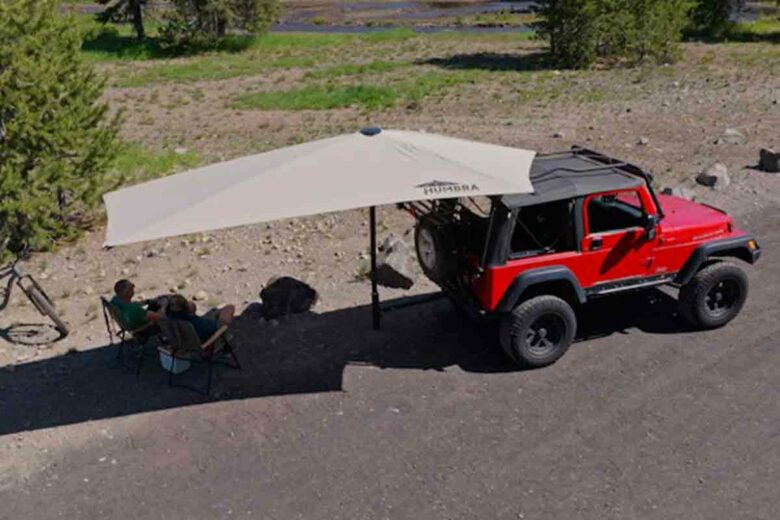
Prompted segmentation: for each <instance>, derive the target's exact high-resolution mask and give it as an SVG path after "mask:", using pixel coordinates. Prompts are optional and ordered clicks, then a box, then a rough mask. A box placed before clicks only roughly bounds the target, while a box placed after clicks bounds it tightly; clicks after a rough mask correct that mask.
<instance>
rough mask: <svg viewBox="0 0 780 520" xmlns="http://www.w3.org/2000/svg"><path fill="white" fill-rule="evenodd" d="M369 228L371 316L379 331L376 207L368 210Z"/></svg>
mask: <svg viewBox="0 0 780 520" xmlns="http://www.w3.org/2000/svg"><path fill="white" fill-rule="evenodd" d="M368 216H369V218H368V219H369V228H370V234H371V314H372V316H373V323H374V330H379V327H380V322H381V319H382V309H381V308H380V307H379V286H378V284H377V280H376V207H375V206H371V208H369V210H368Z"/></svg>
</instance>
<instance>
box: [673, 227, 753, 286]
mask: <svg viewBox="0 0 780 520" xmlns="http://www.w3.org/2000/svg"><path fill="white" fill-rule="evenodd" d="M751 240H753V241H755V238H753V236H752V235H741V236H738V237H733V238H725V239H723V240H716V241H714V242H709V243H707V244H702V245H700V246H699V247H697V248H696V249H694V251H693V253H691V256H690V257H688V260H687V261H686V262H685V265H683V267H682V269H680V271H679V272H678V273H677V276H676V277H675V278H674V283H677V284H680V285H685V284H687V283H688V282H690V281H691V280H692V279H693V277H694V276H695V275H696V273H697V272H698V271H699V268H700V267H701V265H702V264H703V263H704V262H706V261H707V259H708V258H710V257H712V256H720V257H733V258H739V259H740V260H744V261H745V262H747V263H749V264H754V263H756V261H757V260H758V259H759V257H760V256H761V249H760V248H759V247H758V242H755V243H756V248H755V249H750V247H748V242H750V241H751Z"/></svg>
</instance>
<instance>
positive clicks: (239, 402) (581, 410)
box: [0, 207, 780, 519]
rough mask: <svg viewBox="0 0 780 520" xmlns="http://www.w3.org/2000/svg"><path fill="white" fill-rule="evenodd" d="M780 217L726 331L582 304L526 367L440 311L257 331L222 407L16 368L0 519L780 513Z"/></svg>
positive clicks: (99, 358)
mask: <svg viewBox="0 0 780 520" xmlns="http://www.w3.org/2000/svg"><path fill="white" fill-rule="evenodd" d="M779 221H780V209H779V208H777V207H773V208H768V209H764V210H762V211H761V212H760V213H757V214H754V215H753V216H752V218H751V217H748V218H745V219H742V222H743V224H746V226H747V227H749V228H751V229H752V230H754V231H755V232H756V233H757V235H758V236H759V237H760V239H761V243H762V245H763V247H764V250H765V255H764V258H763V260H762V261H761V262H760V263H759V264H758V265H757V266H755V267H754V268H749V272H750V280H751V284H752V286H751V290H752V293H751V296H750V298H749V301H748V304H747V306H746V307H745V309H744V311H743V313H742V314H741V315H740V317H739V318H738V319H737V320H736V321H735V322H733V323H732V324H731V325H729V326H727V327H726V328H724V329H721V330H717V331H712V332H691V331H689V330H687V329H686V327H685V326H684V325H683V324H682V322H681V321H680V320H679V319H678V318H677V317H676V316H674V315H673V311H674V301H673V299H672V298H670V297H669V296H668V295H667V294H665V293H662V292H660V291H655V292H652V293H648V294H643V295H638V296H631V297H627V298H619V299H612V300H609V301H607V300H605V301H603V302H602V303H600V304H599V305H598V306H591V307H589V308H587V309H586V310H585V311H584V314H585V315H583V316H582V318H583V321H587V322H588V323H589V325H588V327H587V330H585V331H584V332H583V334H582V335H583V336H585V337H584V338H583V340H582V341H580V342H578V343H577V344H576V345H575V346H574V347H573V348H572V349H571V350H570V352H569V353H568V354H567V355H566V356H565V357H564V358H563V359H562V360H561V361H560V362H558V363H557V364H555V365H554V366H552V367H550V368H547V369H543V370H536V371H526V372H518V371H514V369H513V368H512V367H511V366H509V365H508V364H507V363H506V362H505V361H504V358H503V357H502V354H501V353H500V352H499V349H497V348H496V347H495V346H494V345H493V344H492V343H491V342H490V341H489V340H488V339H487V335H486V333H485V331H484V330H482V329H480V328H478V327H473V326H471V325H470V324H468V323H466V322H463V320H461V319H460V318H459V317H458V315H457V314H456V313H455V312H454V311H452V310H451V309H450V308H449V307H448V305H447V304H446V303H444V302H440V303H435V304H430V305H428V306H426V307H421V308H417V309H410V310H405V311H399V312H397V313H395V314H391V315H389V316H388V318H387V320H386V321H385V327H384V329H383V331H381V332H379V333H376V332H373V331H371V330H370V328H369V326H368V320H369V313H368V311H367V308H366V307H358V308H348V309H342V310H336V311H332V312H325V313H322V314H312V315H308V316H299V317H295V318H293V319H291V320H289V321H286V322H282V323H281V324H279V325H278V326H276V327H273V326H270V325H261V324H257V323H252V322H250V320H249V318H246V317H245V318H244V322H243V326H242V327H241V328H240V330H241V333H242V334H244V335H245V337H244V339H246V337H249V336H251V337H253V338H254V339H255V342H256V343H257V344H258V346H257V347H256V348H255V350H254V351H252V352H248V351H244V352H243V353H242V359H243V361H244V364H245V369H244V371H243V372H242V373H240V374H239V373H229V372H223V373H221V374H220V380H219V383H218V385H217V388H218V391H217V392H216V394H215V395H214V396H212V398H211V399H208V400H206V399H203V398H200V397H197V396H196V395H195V394H193V393H191V392H187V391H184V390H176V389H174V390H171V389H168V388H166V387H165V386H164V385H163V384H162V383H161V381H160V377H161V374H160V372H159V371H158V370H156V369H151V368H150V369H149V370H145V371H144V372H143V374H142V376H141V377H140V379H138V380H136V379H135V378H134V376H132V375H130V374H128V373H126V372H123V371H122V370H121V369H118V368H111V367H112V366H113V365H112V363H111V361H112V359H111V356H112V352H110V351H109V350H108V349H106V348H103V349H100V348H98V349H93V350H88V351H85V352H80V353H78V354H74V355H71V356H64V357H58V358H52V359H45V360H40V361H37V362H34V363H29V364H26V365H21V366H18V367H17V368H16V370H15V371H13V372H6V371H0V373H2V376H0V387H2V388H3V390H2V393H1V394H0V414H1V415H0V417H2V419H0V503H2V504H3V506H2V508H0V518H4V519H5V518H7V519H20V518H25V519H37V518H81V519H87V518H129V517H132V518H209V519H211V518H276V519H293V518H306V519H318V518H322V519H333V518H345V519H358V518H366V519H368V518H426V519H439V518H441V519H444V518H480V519H482V518H496V519H519V518H524V519H534V518H545V519H550V518H561V519H571V518H598V519H605V518H659V519H667V518H686V519H698V518H701V519H711V518H740V519H748V518H750V519H753V518H756V519H757V518H763V519H776V518H778V517H780V499H778V493H777V490H778V486H777V482H778V479H779V478H780V476H779V475H778V472H780V382H779V381H778V377H777V374H778V367H780V345H778V338H779V337H780V320H778V319H777V318H778V310H779V309H780V305H779V304H778V297H777V294H778V291H779V290H780V266H779V265H778V263H777V262H775V261H774V260H773V256H774V251H776V250H777V249H778V247H780V228H778V226H777V223H778V222H779Z"/></svg>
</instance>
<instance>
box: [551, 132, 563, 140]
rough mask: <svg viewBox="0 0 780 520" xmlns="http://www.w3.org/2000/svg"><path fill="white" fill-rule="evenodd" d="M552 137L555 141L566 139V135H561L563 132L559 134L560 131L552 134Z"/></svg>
mask: <svg viewBox="0 0 780 520" xmlns="http://www.w3.org/2000/svg"><path fill="white" fill-rule="evenodd" d="M553 137H554V138H556V139H563V138H564V137H566V134H564V133H563V132H561V131H558V132H555V133H554V134H553Z"/></svg>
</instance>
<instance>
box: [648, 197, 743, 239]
mask: <svg viewBox="0 0 780 520" xmlns="http://www.w3.org/2000/svg"><path fill="white" fill-rule="evenodd" d="M658 202H659V203H660V204H661V208H662V209H663V212H664V218H663V220H661V229H662V230H663V231H664V233H665V234H666V233H669V232H671V233H675V232H678V233H682V232H686V231H690V232H691V233H693V235H695V236H692V237H691V238H692V239H696V240H702V239H705V238H709V237H710V236H717V235H720V234H726V233H728V232H729V226H730V225H731V223H732V220H731V217H729V216H728V215H727V214H726V213H725V212H723V211H721V210H719V209H717V208H713V207H712V206H707V205H704V204H699V203H697V202H692V201H690V200H686V199H683V198H680V197H675V196H672V195H659V196H658Z"/></svg>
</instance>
